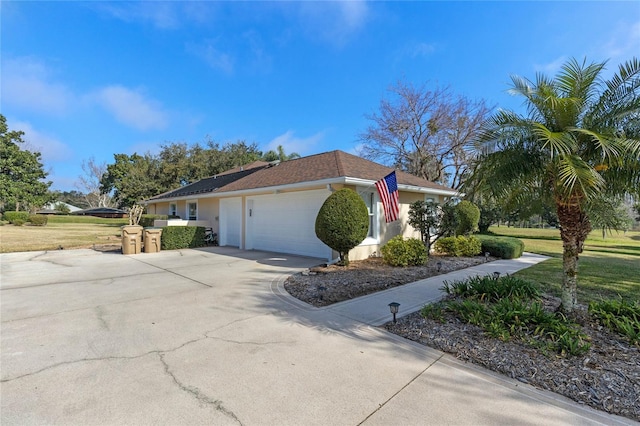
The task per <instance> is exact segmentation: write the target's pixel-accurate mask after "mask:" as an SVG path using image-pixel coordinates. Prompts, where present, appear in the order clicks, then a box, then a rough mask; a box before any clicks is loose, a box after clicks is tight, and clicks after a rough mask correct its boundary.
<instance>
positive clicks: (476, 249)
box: [458, 235, 482, 257]
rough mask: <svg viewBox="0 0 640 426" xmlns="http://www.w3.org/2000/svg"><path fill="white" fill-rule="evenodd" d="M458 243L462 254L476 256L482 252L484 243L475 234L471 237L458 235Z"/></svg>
mask: <svg viewBox="0 0 640 426" xmlns="http://www.w3.org/2000/svg"><path fill="white" fill-rule="evenodd" d="M458 245H459V246H460V251H461V252H462V256H465V257H471V256H476V255H478V254H480V253H481V252H482V243H481V242H480V240H479V239H477V238H476V237H474V236H473V235H472V236H470V237H458Z"/></svg>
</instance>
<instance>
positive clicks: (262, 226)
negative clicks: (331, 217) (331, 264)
mask: <svg viewBox="0 0 640 426" xmlns="http://www.w3.org/2000/svg"><path fill="white" fill-rule="evenodd" d="M329 195H330V192H329V191H326V190H317V191H304V192H291V193H284V194H273V195H260V196H255V197H250V198H247V210H248V211H247V216H246V218H247V249H256V250H266V251H275V252H280V253H291V254H298V255H301V256H311V257H320V258H323V259H329V258H330V256H331V249H330V248H329V247H328V246H326V245H325V244H324V243H323V242H322V241H320V240H319V239H318V237H316V232H315V223H316V216H318V211H319V210H320V207H322V203H324V200H326V199H327V197H328V196H329Z"/></svg>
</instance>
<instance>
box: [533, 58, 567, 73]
mask: <svg viewBox="0 0 640 426" xmlns="http://www.w3.org/2000/svg"><path fill="white" fill-rule="evenodd" d="M567 60H568V58H567V57H566V56H560V57H558V58H556V59H554V60H553V61H551V62H548V63H546V64H534V65H533V69H534V70H535V71H536V72H541V73H543V74H545V75H547V76H550V77H553V76H555V75H556V74H557V73H558V71H560V68H561V67H562V65H564V64H566V63H567Z"/></svg>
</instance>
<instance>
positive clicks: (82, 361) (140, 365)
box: [0, 247, 636, 426]
mask: <svg viewBox="0 0 640 426" xmlns="http://www.w3.org/2000/svg"><path fill="white" fill-rule="evenodd" d="M525 259H527V258H525ZM317 262H318V261H317V260H316V259H308V258H299V257H295V256H285V255H281V254H273V253H263V252H246V251H239V250H235V249H230V248H224V247H222V248H221V247H215V248H208V249H202V250H176V251H168V252H160V253H157V254H140V255H133V256H123V255H119V254H108V253H97V252H93V251H91V250H65V251H59V252H58V251H56V252H33V253H13V254H2V255H0V266H1V280H0V314H1V320H2V322H1V328H0V343H1V351H0V354H1V364H0V365H1V371H0V373H1V378H0V403H1V406H0V423H1V424H2V425H3V426H5V425H28V424H64V425H85V424H91V425H120V424H132V425H137V424H167V425H173V424H189V425H191V424H213V425H227V424H229V425H285V426H286V425H296V426H297V425H354V426H355V425H391V424H401V425H424V424H456V425H458V424H469V425H480V424H487V425H495V424H519V425H520V424H531V425H533V424H584V425H604V424H607V425H612V424H613V425H625V424H626V425H629V424H636V423H634V422H632V421H631V420H628V419H624V418H620V417H616V416H611V415H607V414H605V413H603V412H599V411H596V410H593V409H590V408H588V407H583V406H580V405H578V404H576V403H574V402H572V401H569V400H567V399H565V398H562V397H559V396H558V395H556V394H552V393H548V392H543V391H540V390H537V389H535V388H533V387H531V386H528V385H524V384H522V383H520V382H517V381H514V380H510V379H508V378H505V377H503V376H500V375H498V374H494V373H492V372H489V371H487V370H484V369H481V368H477V367H474V366H472V365H468V364H464V363H460V362H458V361H457V360H456V359H455V358H453V357H451V356H448V355H446V354H443V353H442V352H440V351H436V350H433V349H430V348H427V347H424V346H421V345H418V344H416V343H414V342H410V341H407V340H404V339H402V338H399V337H398V336H395V335H392V334H390V333H387V332H386V331H384V330H383V329H381V328H378V327H374V326H372V324H379V323H381V322H384V321H386V320H388V319H389V313H388V306H387V304H388V303H389V302H390V301H392V300H395V301H398V302H399V303H401V304H402V305H401V308H400V309H401V314H406V313H408V312H409V311H410V309H414V308H415V309H418V308H419V307H421V306H422V305H423V304H424V303H425V302H427V301H429V300H434V299H435V298H437V297H438V294H437V288H438V287H439V286H440V285H441V282H438V281H436V280H432V281H430V280H425V283H417V284H411V285H409V286H404V287H403V288H398V289H396V290H395V292H392V291H387V292H384V293H382V294H378V295H371V296H367V297H365V298H361V299H358V300H357V301H352V302H351V303H343V304H338V305H335V306H332V307H330V308H324V309H315V308H311V307H309V306H308V305H306V304H303V303H301V302H299V301H297V300H296V299H293V298H292V297H291V296H289V295H288V294H286V293H283V292H282V291H281V289H282V283H283V282H284V280H285V279H286V277H287V276H288V275H289V274H291V273H294V272H297V271H301V270H303V269H305V268H308V267H310V266H313V265H314V264H316V263H317ZM521 266H523V265H520V266H517V264H516V263H514V262H512V261H509V262H507V263H505V264H501V263H500V262H492V263H489V264H486V265H481V266H480V267H477V268H479V269H476V268H474V269H475V270H474V271H471V270H467V271H466V272H465V274H469V273H473V274H475V273H480V274H483V273H486V272H493V271H495V270H500V271H501V272H503V273H506V272H513V271H515V269H510V268H519V267H521ZM482 268H487V269H486V270H485V269H482ZM498 268H501V269H498ZM462 277H463V276H462V275H461V276H460V278H462ZM439 279H440V280H442V279H450V280H452V279H458V277H457V276H453V275H450V274H448V275H447V276H440V277H439ZM413 288H415V290H407V289H413ZM385 316H386V318H385Z"/></svg>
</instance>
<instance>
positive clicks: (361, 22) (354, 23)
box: [296, 0, 370, 45]
mask: <svg viewBox="0 0 640 426" xmlns="http://www.w3.org/2000/svg"><path fill="white" fill-rule="evenodd" d="M296 4H297V6H298V7H299V8H300V9H299V15H300V19H301V21H302V26H303V28H304V29H305V30H306V31H307V32H308V34H310V35H311V34H313V35H314V36H319V37H320V38H322V39H323V40H325V41H329V42H331V43H332V44H336V45H343V44H345V43H346V42H347V41H348V39H349V38H350V37H351V36H353V35H354V34H356V33H357V32H358V31H360V30H361V29H363V28H364V26H365V24H366V22H367V21H368V20H369V15H370V13H369V7H368V5H367V3H366V2H364V1H359V0H358V1H335V2H334V1H329V2H315V1H314V2H306V1H305V2H300V3H296Z"/></svg>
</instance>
